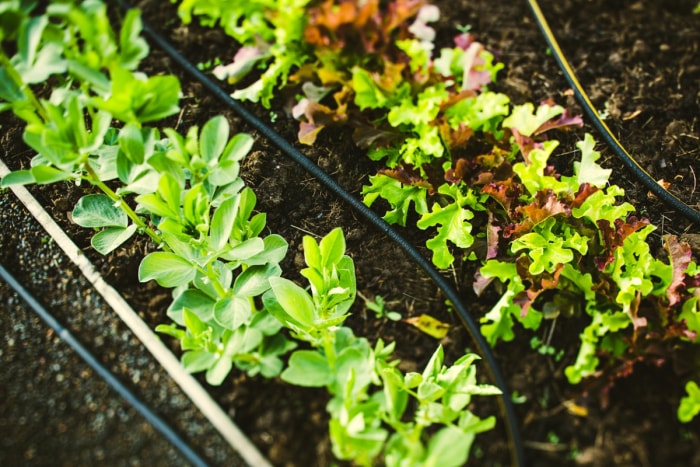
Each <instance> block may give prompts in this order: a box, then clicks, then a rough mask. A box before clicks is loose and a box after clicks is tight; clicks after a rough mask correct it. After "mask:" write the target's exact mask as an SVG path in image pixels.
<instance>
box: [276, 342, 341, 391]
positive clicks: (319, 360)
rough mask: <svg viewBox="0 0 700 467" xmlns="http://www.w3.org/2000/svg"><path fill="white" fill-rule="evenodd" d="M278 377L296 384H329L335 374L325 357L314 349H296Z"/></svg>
mask: <svg viewBox="0 0 700 467" xmlns="http://www.w3.org/2000/svg"><path fill="white" fill-rule="evenodd" d="M280 377H281V378H282V379H283V380H284V381H286V382H288V383H290V384H294V385H296V386H304V387H323V386H329V385H330V384H331V383H332V382H333V380H334V379H335V375H334V373H333V371H332V370H331V368H330V367H329V366H328V362H327V361H326V359H325V358H324V357H323V355H321V354H320V353H318V352H317V351H314V350H297V351H295V352H294V353H293V354H292V356H291V357H290V358H289V366H288V367H287V369H286V370H284V371H283V372H282V374H281V375H280Z"/></svg>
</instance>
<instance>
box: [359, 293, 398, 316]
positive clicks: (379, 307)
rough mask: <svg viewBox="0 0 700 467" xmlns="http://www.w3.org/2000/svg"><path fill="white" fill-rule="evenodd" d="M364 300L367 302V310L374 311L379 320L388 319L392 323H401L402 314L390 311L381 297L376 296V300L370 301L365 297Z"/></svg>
mask: <svg viewBox="0 0 700 467" xmlns="http://www.w3.org/2000/svg"><path fill="white" fill-rule="evenodd" d="M362 298H363V299H364V300H365V306H366V307H367V309H368V310H370V311H373V312H374V315H375V317H376V318H377V319H382V318H386V319H388V320H390V321H401V313H399V312H398V311H392V310H388V309H387V308H386V305H387V304H386V302H385V301H384V299H383V298H382V297H381V296H379V295H375V296H374V300H369V299H367V297H365V296H362Z"/></svg>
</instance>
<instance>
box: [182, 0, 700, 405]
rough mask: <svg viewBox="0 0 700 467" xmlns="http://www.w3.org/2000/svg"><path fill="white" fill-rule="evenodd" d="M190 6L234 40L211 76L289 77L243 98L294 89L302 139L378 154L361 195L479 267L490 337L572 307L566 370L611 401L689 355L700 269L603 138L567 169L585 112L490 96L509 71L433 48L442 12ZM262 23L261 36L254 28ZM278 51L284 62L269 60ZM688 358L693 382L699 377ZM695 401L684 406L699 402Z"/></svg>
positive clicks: (459, 38) (469, 44)
mask: <svg viewBox="0 0 700 467" xmlns="http://www.w3.org/2000/svg"><path fill="white" fill-rule="evenodd" d="M179 12H180V15H181V18H182V19H183V21H184V22H189V21H191V20H192V17H193V16H199V17H200V18H201V21H202V22H203V23H204V24H207V25H217V24H218V25H220V26H221V27H222V28H223V29H224V30H225V31H226V32H227V33H228V34H230V35H231V36H232V37H233V38H234V39H235V40H236V41H238V42H239V43H240V44H241V48H240V50H239V52H238V53H237V54H236V56H235V57H234V60H233V62H232V63H231V64H228V65H222V66H219V67H217V68H216V69H215V70H214V74H216V75H217V76H218V77H220V78H222V79H225V78H228V80H229V82H231V83H235V82H237V81H238V80H240V79H241V78H242V77H243V76H246V75H247V74H249V73H251V72H254V71H255V70H256V69H257V68H261V69H264V68H265V67H267V69H268V71H269V70H270V69H274V70H284V71H283V72H280V73H279V74H278V75H276V76H271V75H270V74H269V73H268V71H266V72H264V73H262V75H260V77H259V79H258V81H255V82H254V84H253V85H251V86H249V87H247V88H245V89H242V90H238V91H236V92H235V93H234V94H233V96H234V97H236V98H239V99H247V100H251V101H255V102H257V101H261V102H262V104H263V105H265V106H266V107H269V106H270V102H271V98H272V97H273V96H274V94H271V92H272V91H274V90H277V91H279V90H281V89H282V88H284V87H291V88H293V89H295V90H296V91H297V96H298V97H297V100H296V101H295V103H294V108H293V115H294V117H295V118H297V119H298V120H299V122H300V124H299V125H300V126H299V140H300V141H301V142H302V143H306V144H313V143H314V142H315V140H316V138H317V136H318V134H319V133H320V132H321V131H323V130H324V129H325V128H328V127H339V126H346V127H350V128H352V130H353V138H354V140H355V142H356V144H357V145H358V146H360V147H362V148H366V149H367V154H368V156H369V157H370V158H371V159H372V160H375V161H382V162H383V163H384V164H385V167H384V168H382V169H381V170H379V172H378V173H377V174H376V175H374V176H371V177H370V180H369V184H368V185H367V186H365V187H364V189H363V195H364V201H365V203H366V204H368V205H375V204H376V205H377V206H378V207H380V208H381V209H385V210H386V211H385V212H386V215H385V217H384V218H385V219H386V220H387V221H388V222H390V223H393V224H399V225H402V226H403V225H405V224H406V222H407V219H408V218H409V214H411V213H415V214H416V215H417V221H416V226H417V227H418V228H420V229H423V230H426V231H427V232H428V234H429V236H430V238H429V240H428V241H427V243H426V246H427V247H428V248H429V249H430V250H431V251H432V260H433V262H434V264H435V265H436V266H437V267H438V268H441V269H447V268H450V267H452V266H453V265H454V263H455V262H456V261H464V260H474V261H478V262H479V264H480V267H479V271H478V273H477V275H476V277H475V281H474V290H475V291H476V293H477V294H478V295H481V294H482V293H484V291H485V290H486V289H487V287H490V288H493V289H495V290H497V291H498V292H499V293H500V295H501V298H500V300H498V301H497V303H496V304H495V305H494V306H493V307H492V309H491V310H490V311H489V312H488V313H487V314H486V315H485V316H484V317H483V318H482V332H483V334H484V336H485V337H486V338H487V340H488V341H489V342H490V343H491V344H492V345H495V344H496V343H497V342H499V341H510V340H512V339H513V338H514V337H515V333H516V328H517V327H524V328H526V329H528V330H531V331H536V330H538V329H540V328H542V327H543V326H545V325H547V323H551V324H550V326H553V323H554V322H555V320H558V319H563V318H567V319H568V318H572V317H575V318H576V319H578V320H579V321H582V322H583V323H584V324H585V328H584V330H583V331H582V332H581V334H580V345H579V351H578V355H577V357H576V358H575V359H574V360H573V361H571V362H569V365H568V366H567V368H566V376H567V378H568V379H569V381H570V382H571V383H572V384H578V383H581V382H583V381H585V382H587V383H590V384H592V385H593V384H595V385H598V387H599V388H600V387H601V384H602V389H601V393H605V392H606V391H607V389H608V388H609V387H610V385H612V384H614V382H615V380H616V379H617V378H620V377H624V376H626V375H628V374H630V372H632V371H633V370H634V368H635V366H636V365H637V364H639V363H642V362H646V363H649V364H653V365H659V364H664V363H668V362H673V361H677V360H687V361H693V360H694V359H695V356H697V354H698V348H697V345H696V344H697V343H698V341H699V339H700V335H699V332H700V320H699V317H700V314H699V313H700V309H699V305H698V297H699V295H700V289H698V284H700V282H699V281H700V275H699V273H700V270H698V267H697V265H696V263H695V262H694V261H692V257H691V256H692V253H691V250H690V247H689V246H688V245H687V244H685V243H682V242H679V241H678V239H677V238H676V237H674V236H672V235H664V236H663V242H664V247H665V255H661V257H657V256H656V255H654V254H652V251H651V248H650V242H649V238H650V237H649V236H650V234H651V233H652V232H653V231H654V230H655V228H654V227H653V226H651V225H649V222H648V221H647V220H645V219H642V218H638V217H637V215H636V214H635V210H634V207H633V206H631V205H630V204H629V203H626V202H623V201H622V199H623V196H624V191H623V190H622V188H620V187H618V186H615V185H610V184H609V181H608V179H609V176H610V170H607V169H603V168H602V167H600V166H599V164H598V163H597V160H598V159H599V158H600V154H599V153H598V152H597V151H596V150H595V146H596V143H595V141H594V139H593V138H592V136H590V135H585V137H584V138H583V140H581V141H580V142H579V143H578V144H577V145H576V147H577V149H578V151H577V153H578V154H579V157H580V159H579V160H578V161H575V162H573V171H572V172H569V173H561V172H560V171H558V170H557V168H556V165H560V166H561V165H569V166H571V165H570V164H567V163H563V162H562V161H561V159H562V157H561V156H558V155H557V149H558V146H559V145H560V142H559V141H558V140H557V139H556V138H557V135H558V134H560V133H557V132H560V131H562V130H566V129H571V128H577V127H580V126H582V121H581V119H580V118H579V117H576V116H571V115H569V114H568V112H567V111H566V110H565V109H564V108H563V107H561V106H559V105H556V104H555V103H554V102H543V103H541V104H539V105H534V104H531V103H525V104H520V105H516V104H513V103H512V102H511V101H510V98H509V97H508V96H507V95H505V94H503V93H497V92H494V91H491V90H489V85H491V84H492V83H493V80H494V79H495V77H496V74H497V72H498V70H499V69H500V68H501V67H502V65H501V64H497V63H495V62H494V59H493V55H492V54H491V53H490V52H488V51H487V50H486V49H485V47H484V46H483V45H482V44H480V43H479V42H477V41H475V40H474V37H473V36H472V35H471V34H469V33H468V32H466V31H467V29H468V28H462V30H461V31H460V33H459V34H458V35H456V37H455V38H454V45H453V46H452V47H443V48H440V49H438V47H437V45H436V43H435V40H434V39H435V36H436V34H435V31H434V29H433V28H432V27H431V23H433V22H435V21H437V20H438V19H439V16H440V12H439V10H438V8H437V7H436V6H434V5H431V4H429V3H428V2H427V1H418V2H416V1H410V2H409V1H405V0H393V1H389V2H379V1H377V0H369V1H334V0H325V1H318V2H305V1H302V2H293V1H292V2H277V3H275V4H269V3H268V2H264V1H258V2H256V1H253V2H246V3H245V4H236V3H224V2H210V1H207V0H189V1H185V2H181V3H180V5H179ZM232 18H233V19H234V20H233V21H231V19H232ZM260 24H263V25H264V26H263V30H264V31H265V32H264V33H260V34H255V31H257V30H258V27H259V26H260ZM300 25H303V27H302V26H300ZM281 49H283V50H285V51H287V52H288V53H287V54H285V55H284V57H283V58H282V57H280V56H278V55H275V54H274V53H265V51H270V50H281ZM282 104H283V103H281V102H280V103H279V105H282ZM692 367H693V371H692V372H691V373H690V374H688V375H686V376H688V377H690V378H695V379H697V378H698V377H700V374H698V372H699V371H700V368H698V366H697V365H695V364H693V365H692ZM689 387H690V389H689V391H691V389H692V386H689ZM695 392H697V391H695ZM693 394H694V393H693V392H689V394H688V396H687V397H686V398H685V399H684V400H683V407H685V409H683V410H684V413H686V414H687V413H689V412H688V410H686V409H687V407H688V404H695V406H697V394H696V395H695V397H693ZM693 401H695V402H693ZM679 410H680V409H679ZM679 416H680V412H679ZM681 418H684V419H687V418H688V417H687V416H685V417H681Z"/></svg>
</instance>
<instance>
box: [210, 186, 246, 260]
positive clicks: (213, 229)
mask: <svg viewBox="0 0 700 467" xmlns="http://www.w3.org/2000/svg"><path fill="white" fill-rule="evenodd" d="M239 202H240V198H239V197H237V196H236V197H233V198H227V199H225V200H224V201H223V202H222V203H221V204H220V205H219V207H218V208H216V211H214V215H213V216H212V218H211V226H210V228H209V235H210V236H211V245H212V247H213V248H214V249H215V250H220V249H221V248H223V246H224V245H226V243H227V242H228V241H229V237H230V236H231V231H232V230H233V223H234V221H235V220H236V211H237V210H238V205H239Z"/></svg>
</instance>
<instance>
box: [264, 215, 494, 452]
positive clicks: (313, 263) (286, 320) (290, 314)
mask: <svg viewBox="0 0 700 467" xmlns="http://www.w3.org/2000/svg"><path fill="white" fill-rule="evenodd" d="M344 253H345V240H344V238H343V235H342V232H341V231H340V230H339V229H336V230H333V231H332V232H330V233H329V234H328V235H327V236H326V237H324V238H323V239H321V241H320V242H319V243H317V242H316V240H314V239H313V238H312V237H309V236H307V237H305V238H304V256H305V259H306V264H307V266H308V267H307V268H306V269H304V270H303V271H302V273H303V275H304V276H305V277H306V278H307V280H308V282H309V286H308V291H307V290H305V289H304V288H302V287H300V286H298V285H296V284H295V283H293V282H291V281H289V280H287V279H283V278H273V279H271V280H270V284H271V289H270V290H269V291H268V292H266V293H265V295H264V296H263V301H264V303H265V306H266V308H267V309H268V310H270V313H272V314H273V315H274V316H275V317H277V318H278V319H279V320H280V321H281V322H282V323H283V324H284V325H285V326H286V327H288V328H289V329H290V330H291V331H292V332H293V333H294V335H295V336H297V337H298V338H299V339H301V340H304V341H306V342H307V343H308V344H310V346H311V349H309V350H306V349H303V350H295V351H294V352H293V353H292V355H291V357H290V359H289V366H288V368H286V369H285V370H284V371H283V372H282V374H281V378H282V379H283V380H285V381H287V382H289V383H292V384H296V385H299V386H311V387H325V388H326V389H327V390H328V392H329V393H330V395H331V400H330V402H329V403H328V405H327V410H328V412H329V414H330V417H331V421H330V437H331V442H332V445H333V453H334V454H335V455H336V456H337V457H338V458H339V459H342V460H349V461H353V462H354V463H355V464H357V465H366V466H370V465H375V464H376V463H377V462H378V461H379V459H381V463H382V464H384V465H389V466H399V465H415V466H418V465H446V466H459V465H463V464H464V463H465V462H466V461H467V459H468V457H469V451H470V447H471V445H472V442H473V440H474V437H475V435H476V434H478V433H480V432H482V431H485V430H489V429H491V428H492V427H493V426H494V423H495V419H494V418H493V417H489V418H487V419H484V420H482V419H479V418H478V417H476V416H475V415H474V414H473V413H471V412H470V411H469V410H468V409H467V407H468V405H469V404H470V403H471V400H472V396H476V395H495V394H500V391H499V390H498V389H497V388H494V387H493V386H489V385H480V384H477V382H476V369H475V367H474V366H473V362H474V361H475V360H476V359H477V358H478V357H477V356H476V355H475V354H468V355H465V356H464V357H462V358H460V359H458V360H457V361H456V362H455V363H454V364H453V365H451V366H446V365H445V364H444V354H443V350H442V347H439V348H438V349H437V351H436V352H435V354H434V355H433V356H432V358H431V360H430V362H429V363H428V364H427V366H426V368H425V369H424V370H423V372H422V373H402V372H401V371H399V370H398V369H397V365H398V363H399V362H398V361H397V360H395V359H392V353H393V350H394V344H393V343H392V344H388V345H385V343H384V342H383V341H382V340H379V341H378V342H377V344H376V345H375V346H374V347H373V346H371V345H370V344H369V342H368V341H367V339H365V338H362V337H356V336H355V335H354V334H353V332H352V330H351V329H349V328H347V327H344V326H342V324H343V322H344V320H345V319H346V318H347V317H348V311H349V309H350V305H351V304H352V302H353V301H354V299H355V295H356V285H355V276H354V270H353V267H352V260H351V259H350V257H348V256H345V254H344ZM409 401H412V402H411V403H409ZM429 433H432V435H429Z"/></svg>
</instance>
